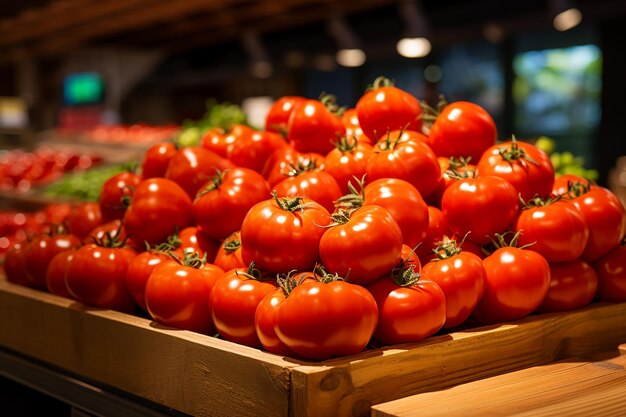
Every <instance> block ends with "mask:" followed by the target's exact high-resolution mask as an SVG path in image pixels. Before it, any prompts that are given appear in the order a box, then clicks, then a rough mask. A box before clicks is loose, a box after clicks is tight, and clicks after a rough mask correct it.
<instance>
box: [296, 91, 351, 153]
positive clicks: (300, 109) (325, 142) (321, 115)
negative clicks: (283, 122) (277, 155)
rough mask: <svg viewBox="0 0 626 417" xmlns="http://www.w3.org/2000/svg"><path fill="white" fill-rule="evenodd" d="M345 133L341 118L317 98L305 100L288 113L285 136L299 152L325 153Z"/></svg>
mask: <svg viewBox="0 0 626 417" xmlns="http://www.w3.org/2000/svg"><path fill="white" fill-rule="evenodd" d="M345 134H346V128H345V127H344V126H343V123H342V122H341V119H340V118H339V117H337V115H335V114H334V113H332V112H331V111H330V110H328V108H326V106H325V105H324V104H323V103H322V102H320V101H319V100H306V101H305V102H303V103H300V104H299V105H298V106H296V107H295V108H294V109H293V111H292V112H291V114H290V115H289V122H288V124H287V138H288V139H289V141H290V142H291V143H292V144H293V147H294V148H295V149H296V150H298V151H299V152H315V153H319V154H322V155H326V154H327V153H328V152H330V151H331V150H332V149H333V146H334V145H333V143H335V142H336V141H337V140H338V139H339V138H340V137H342V136H345Z"/></svg>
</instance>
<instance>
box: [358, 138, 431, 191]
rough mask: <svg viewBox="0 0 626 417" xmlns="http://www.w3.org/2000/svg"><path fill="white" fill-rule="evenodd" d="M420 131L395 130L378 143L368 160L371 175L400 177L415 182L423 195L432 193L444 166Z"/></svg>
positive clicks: (368, 177)
mask: <svg viewBox="0 0 626 417" xmlns="http://www.w3.org/2000/svg"><path fill="white" fill-rule="evenodd" d="M422 137H424V136H423V135H422V134H420V133H417V132H409V131H404V132H401V131H392V132H390V133H389V134H387V136H386V137H385V138H384V139H383V140H380V141H379V142H378V143H377V144H376V146H375V147H374V154H373V155H372V156H371V157H370V159H369V161H367V167H366V172H367V179H368V181H374V180H377V179H380V178H399V179H402V180H405V181H407V182H409V183H411V184H412V185H413V186H414V187H415V188H417V190H418V191H419V192H420V194H421V195H422V197H424V198H427V197H428V196H430V195H431V194H432V193H433V192H435V190H436V189H437V186H438V184H439V179H440V178H441V169H440V168H439V162H438V161H437V157H436V156H435V154H434V152H433V151H432V150H431V149H430V147H428V145H427V144H426V143H425V142H424V140H422V139H420V138H422Z"/></svg>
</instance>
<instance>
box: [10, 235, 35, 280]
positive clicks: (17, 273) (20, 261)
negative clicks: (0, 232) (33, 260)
mask: <svg viewBox="0 0 626 417" xmlns="http://www.w3.org/2000/svg"><path fill="white" fill-rule="evenodd" d="M26 245H27V243H24V244H22V243H16V244H15V245H13V247H12V248H10V249H9V250H8V251H7V253H6V254H5V256H4V273H5V275H6V277H7V281H9V282H11V283H13V284H17V285H22V286H24V287H31V286H32V284H31V282H30V280H29V279H28V275H27V274H26V263H25V259H24V249H25V247H26Z"/></svg>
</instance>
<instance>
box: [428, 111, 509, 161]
mask: <svg viewBox="0 0 626 417" xmlns="http://www.w3.org/2000/svg"><path fill="white" fill-rule="evenodd" d="M497 138H498V131H497V129H496V124H495V122H494V121H493V119H492V118H491V116H490V115H489V113H487V111H486V110H485V109H483V108H482V107H480V106H479V105H477V104H474V103H468V102H466V101H456V102H453V103H450V104H448V105H446V106H445V107H444V108H443V110H442V111H441V112H440V113H439V115H437V118H436V119H435V122H434V123H433V125H432V127H431V128H430V133H429V134H428V144H429V145H430V147H431V148H432V149H433V151H434V152H435V154H437V156H446V157H451V156H454V157H464V158H467V157H471V158H472V160H473V161H478V160H479V159H480V157H481V155H482V154H483V152H485V150H487V149H488V148H489V147H490V146H493V145H494V144H495V143H496V140H497Z"/></svg>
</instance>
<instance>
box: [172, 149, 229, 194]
mask: <svg viewBox="0 0 626 417" xmlns="http://www.w3.org/2000/svg"><path fill="white" fill-rule="evenodd" d="M229 168H235V165H234V164H233V163H232V162H230V161H229V160H228V159H225V158H222V157H220V156H219V155H218V154H216V153H215V152H212V151H209V150H207V149H204V148H199V147H189V148H183V149H180V150H179V151H178V152H176V154H175V155H174V156H173V157H172V159H170V163H169V165H168V166H167V171H166V173H165V178H167V179H169V180H172V181H174V182H175V183H176V184H178V185H179V186H180V187H181V188H182V189H183V190H185V192H186V193H187V195H188V196H189V197H190V198H195V196H196V193H197V192H198V190H199V189H200V188H201V187H202V186H203V185H204V184H206V182H207V181H208V180H209V178H211V177H213V176H214V175H215V174H216V173H217V172H218V171H224V170H226V169H229Z"/></svg>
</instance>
